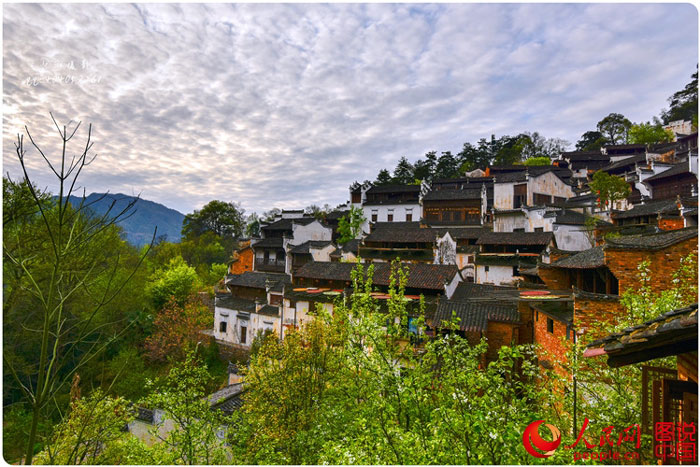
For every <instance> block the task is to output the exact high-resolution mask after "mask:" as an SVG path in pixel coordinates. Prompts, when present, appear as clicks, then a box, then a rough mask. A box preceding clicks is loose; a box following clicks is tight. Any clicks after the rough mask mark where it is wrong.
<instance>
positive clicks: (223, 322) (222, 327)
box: [219, 321, 226, 332]
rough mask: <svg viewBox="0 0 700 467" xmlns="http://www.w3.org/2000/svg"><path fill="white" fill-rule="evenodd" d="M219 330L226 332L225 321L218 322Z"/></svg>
mask: <svg viewBox="0 0 700 467" xmlns="http://www.w3.org/2000/svg"><path fill="white" fill-rule="evenodd" d="M219 332H226V321H222V322H220V323H219Z"/></svg>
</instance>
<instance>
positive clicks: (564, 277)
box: [538, 268, 570, 290]
mask: <svg viewBox="0 0 700 467" xmlns="http://www.w3.org/2000/svg"><path fill="white" fill-rule="evenodd" d="M538 274H539V275H540V279H542V280H543V281H544V284H545V285H546V286H547V288H548V289H554V290H567V289H569V288H570V285H569V273H568V271H567V270H566V269H558V268H539V270H538Z"/></svg>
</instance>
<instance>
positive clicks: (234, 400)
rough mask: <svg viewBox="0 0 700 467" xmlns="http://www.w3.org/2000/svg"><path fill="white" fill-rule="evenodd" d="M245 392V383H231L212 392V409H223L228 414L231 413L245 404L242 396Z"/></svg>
mask: <svg viewBox="0 0 700 467" xmlns="http://www.w3.org/2000/svg"><path fill="white" fill-rule="evenodd" d="M244 392H245V388H244V387H243V383H236V384H231V385H229V386H226V387H225V388H223V389H220V390H218V391H216V392H215V393H214V394H211V395H210V396H209V397H208V400H209V406H210V407H211V408H212V410H222V411H223V412H224V413H226V414H231V413H232V412H233V411H234V410H236V409H239V408H241V406H242V405H243V399H242V398H241V396H242V395H243V394H244Z"/></svg>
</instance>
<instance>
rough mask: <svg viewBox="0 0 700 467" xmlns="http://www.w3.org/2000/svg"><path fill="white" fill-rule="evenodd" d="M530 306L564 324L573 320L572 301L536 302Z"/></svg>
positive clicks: (571, 322)
mask: <svg viewBox="0 0 700 467" xmlns="http://www.w3.org/2000/svg"><path fill="white" fill-rule="evenodd" d="M531 306H532V308H534V309H535V310H537V311H539V312H540V313H544V314H545V315H547V316H549V317H550V318H553V319H556V320H557V321H561V322H563V323H565V324H573V322H574V302H573V301H568V302H547V301H543V302H536V303H533V304H532V305H531Z"/></svg>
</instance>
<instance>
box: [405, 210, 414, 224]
mask: <svg viewBox="0 0 700 467" xmlns="http://www.w3.org/2000/svg"><path fill="white" fill-rule="evenodd" d="M412 220H413V209H406V222H411V221H412Z"/></svg>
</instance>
